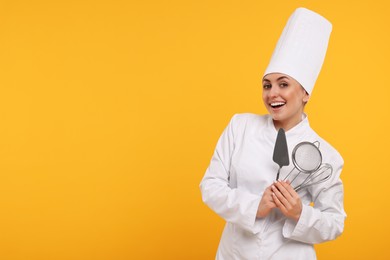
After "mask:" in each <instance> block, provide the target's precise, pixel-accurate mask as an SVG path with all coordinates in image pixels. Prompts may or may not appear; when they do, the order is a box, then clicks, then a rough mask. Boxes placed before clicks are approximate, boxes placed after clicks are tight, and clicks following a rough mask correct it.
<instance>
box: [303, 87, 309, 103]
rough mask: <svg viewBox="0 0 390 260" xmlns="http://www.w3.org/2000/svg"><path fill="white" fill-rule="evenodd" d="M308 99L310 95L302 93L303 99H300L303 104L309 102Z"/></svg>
mask: <svg viewBox="0 0 390 260" xmlns="http://www.w3.org/2000/svg"><path fill="white" fill-rule="evenodd" d="M309 99H310V95H309V93H307V92H306V90H305V93H304V96H303V99H302V101H303V103H305V104H306V103H307V102H308V101H309Z"/></svg>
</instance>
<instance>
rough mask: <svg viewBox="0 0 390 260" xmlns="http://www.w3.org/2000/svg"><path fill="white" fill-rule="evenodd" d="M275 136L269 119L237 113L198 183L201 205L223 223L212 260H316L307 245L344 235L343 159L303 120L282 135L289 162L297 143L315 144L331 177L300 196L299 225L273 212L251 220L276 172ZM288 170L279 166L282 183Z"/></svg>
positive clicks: (310, 247)
mask: <svg viewBox="0 0 390 260" xmlns="http://www.w3.org/2000/svg"><path fill="white" fill-rule="evenodd" d="M276 136H277V131H276V130H275V127H274V125H273V122H272V118H271V117H270V116H269V115H266V116H259V115H254V114H237V115H235V116H234V117H233V118H232V120H231V121H230V123H229V125H228V126H227V128H226V129H225V131H224V132H223V134H222V135H221V137H220V139H219V141H218V144H217V146H216V149H215V152H214V155H213V157H212V159H211V162H210V165H209V167H208V169H207V171H206V173H205V175H204V177H203V179H202V181H201V184H200V188H201V192H202V199H203V201H204V202H205V203H206V204H207V205H208V206H209V207H210V208H211V209H212V210H213V211H215V212H216V213H217V214H218V215H220V216H221V217H222V218H224V219H225V220H226V221H227V224H226V226H225V229H224V231H223V234H222V237H221V241H220V244H219V247H218V252H217V256H216V259H220V260H222V259H224V260H232V259H281V260H286V259H294V260H299V259H304V260H310V259H316V255H315V252H314V249H313V246H312V244H315V243H321V242H324V241H327V240H332V239H335V238H336V237H337V236H339V235H340V234H341V233H342V231H343V228H344V219H345V217H346V215H345V212H344V209H343V185H342V182H341V180H340V178H339V175H340V173H341V169H342V167H343V159H342V158H341V156H340V155H339V153H338V152H337V151H336V150H335V149H334V148H332V147H331V146H330V145H329V144H328V143H327V142H326V141H324V140H323V139H322V138H320V137H319V136H318V135H317V134H316V133H315V132H314V131H313V130H312V129H311V128H310V126H309V122H308V119H307V117H305V118H304V120H303V121H302V122H300V123H299V124H298V125H297V126H295V127H294V128H292V129H290V130H289V131H287V132H286V138H287V143H288V147H289V152H290V162H291V151H292V150H293V148H294V147H295V145H297V144H298V143H299V142H301V141H309V142H315V141H319V142H320V149H321V152H322V156H323V162H324V163H330V164H331V165H332V166H333V169H334V173H333V175H332V177H331V179H329V180H328V181H326V182H324V183H321V184H318V185H314V186H312V187H310V188H307V189H304V190H302V191H300V192H299V194H300V196H301V200H302V203H303V211H302V214H301V217H300V219H299V221H298V223H296V222H294V221H293V220H290V219H287V218H286V217H284V215H283V214H281V212H280V211H279V210H278V209H274V210H273V211H271V213H270V215H268V216H267V217H266V218H264V219H256V213H257V209H258V205H259V202H260V199H261V197H262V193H263V191H264V189H265V188H266V187H268V186H269V185H270V184H271V183H272V182H273V181H274V180H275V177H276V173H277V170H278V168H279V166H278V165H277V164H276V163H275V162H273V160H272V155H273V149H274V145H275V140H276ZM292 168H293V165H292V163H290V165H289V166H287V167H283V168H282V170H281V178H283V177H284V176H285V175H287V173H288V172H289V171H290V170H291V169H292ZM312 201H313V202H314V207H312V206H310V205H309V204H310V202H312Z"/></svg>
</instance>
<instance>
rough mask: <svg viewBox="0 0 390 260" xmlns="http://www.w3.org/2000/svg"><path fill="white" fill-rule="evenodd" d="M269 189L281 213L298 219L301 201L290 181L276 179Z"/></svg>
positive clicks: (300, 211)
mask: <svg viewBox="0 0 390 260" xmlns="http://www.w3.org/2000/svg"><path fill="white" fill-rule="evenodd" d="M271 189H272V192H273V193H272V197H273V199H274V202H275V204H276V206H277V207H278V208H279V209H280V211H282V213H283V215H285V216H286V217H288V218H291V219H294V220H296V221H298V220H299V217H300V216H301V213H302V202H301V198H300V197H299V195H298V193H297V192H296V191H295V190H294V189H293V187H291V185H290V183H289V182H285V181H277V182H275V183H274V184H273V185H272V186H271Z"/></svg>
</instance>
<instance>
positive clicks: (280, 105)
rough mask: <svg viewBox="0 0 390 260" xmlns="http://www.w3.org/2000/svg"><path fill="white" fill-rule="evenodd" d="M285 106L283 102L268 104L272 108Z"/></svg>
mask: <svg viewBox="0 0 390 260" xmlns="http://www.w3.org/2000/svg"><path fill="white" fill-rule="evenodd" d="M285 104H286V103H285V102H273V103H271V104H270V106H271V107H272V108H279V107H282V106H284V105H285Z"/></svg>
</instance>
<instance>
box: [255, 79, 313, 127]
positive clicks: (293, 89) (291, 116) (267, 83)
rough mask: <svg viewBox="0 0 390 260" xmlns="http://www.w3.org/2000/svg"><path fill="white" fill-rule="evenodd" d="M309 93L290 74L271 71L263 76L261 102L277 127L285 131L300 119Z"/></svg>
mask: <svg viewBox="0 0 390 260" xmlns="http://www.w3.org/2000/svg"><path fill="white" fill-rule="evenodd" d="M308 100H309V94H307V92H306V91H305V89H304V88H303V87H302V86H301V85H300V84H299V83H298V81H296V80H295V79H293V78H291V77H290V76H288V75H286V74H282V73H271V74H268V75H266V76H265V77H264V78H263V102H264V105H265V107H266V108H267V110H268V112H269V113H270V115H271V116H272V118H273V120H274V125H275V127H276V128H277V129H279V128H284V129H285V130H286V131H287V130H289V129H290V128H292V127H294V126H295V125H297V124H298V123H299V122H300V121H301V120H302V113H303V108H304V105H305V103H306V102H307V101H308Z"/></svg>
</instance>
